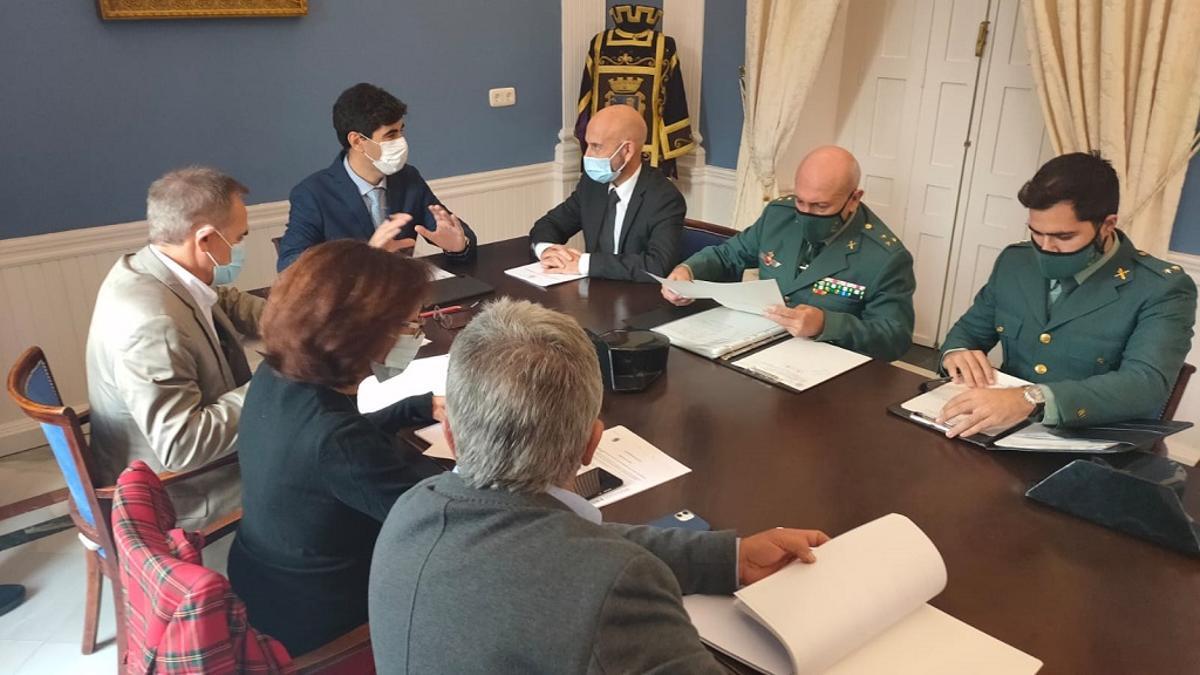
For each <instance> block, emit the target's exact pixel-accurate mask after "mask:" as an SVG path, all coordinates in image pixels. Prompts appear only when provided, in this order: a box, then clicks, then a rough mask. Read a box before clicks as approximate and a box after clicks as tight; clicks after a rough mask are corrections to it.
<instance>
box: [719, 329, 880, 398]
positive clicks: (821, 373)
mask: <svg viewBox="0 0 1200 675" xmlns="http://www.w3.org/2000/svg"><path fill="white" fill-rule="evenodd" d="M870 360H871V357H869V356H864V355H862V354H859V353H858V352H852V351H850V350H849V349H842V348H841V347H838V346H836V345H831V344H827V343H825V342H816V341H814V340H810V339H808V338H792V339H791V340H784V341H783V342H780V343H779V344H776V345H772V346H770V347H767V348H766V349H763V350H761V351H757V352H754V353H753V354H750V355H749V356H743V357H741V358H739V359H736V360H734V361H732V364H733V365H734V366H736V367H737V368H740V369H742V370H745V371H747V372H749V373H751V374H752V375H754V376H756V377H760V378H762V379H764V380H767V381H770V382H775V383H777V384H781V385H783V386H785V387H787V388H788V389H792V390H794V391H804V390H806V389H808V388H810V387H815V386H817V385H818V384H821V383H822V382H824V381H826V380H829V379H832V378H834V377H837V376H838V375H841V374H842V373H844V372H846V371H848V370H853V369H854V368H857V367H859V366H861V365H862V364H864V363H866V362H867V361H870Z"/></svg>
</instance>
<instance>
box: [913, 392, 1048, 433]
mask: <svg viewBox="0 0 1200 675" xmlns="http://www.w3.org/2000/svg"><path fill="white" fill-rule="evenodd" d="M1033 408H1034V405H1033V404H1032V403H1030V402H1029V401H1027V400H1025V394H1024V392H1023V391H1022V390H1021V387H1005V388H1003V389H968V390H967V391H964V392H963V393H961V394H959V395H958V396H955V397H954V398H952V399H950V401H949V402H948V403H946V407H944V408H942V414H940V415H938V418H937V423H938V424H949V425H950V430H949V431H947V432H946V438H954V437H955V436H974V435H975V434H977V433H979V432H981V431H983V430H984V429H987V428H989V427H996V426H1005V427H1008V426H1012V425H1014V424H1016V423H1017V422H1020V421H1021V420H1023V419H1025V418H1026V417H1029V415H1030V414H1032V413H1033Z"/></svg>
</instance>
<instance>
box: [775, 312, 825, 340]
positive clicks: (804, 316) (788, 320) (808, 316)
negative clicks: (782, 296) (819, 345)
mask: <svg viewBox="0 0 1200 675" xmlns="http://www.w3.org/2000/svg"><path fill="white" fill-rule="evenodd" d="M763 314H764V316H766V317H767V318H768V319H770V320H772V321H774V322H775V323H777V324H779V325H780V326H783V327H784V328H786V329H787V331H788V332H789V333H791V334H792V335H793V336H795V337H814V336H816V335H820V334H821V332H822V331H824V330H825V312H824V311H823V310H820V309H817V308H816V307H813V306H812V305H796V306H795V307H785V306H783V305H772V306H770V307H768V308H767V311H766V312H764V313H763Z"/></svg>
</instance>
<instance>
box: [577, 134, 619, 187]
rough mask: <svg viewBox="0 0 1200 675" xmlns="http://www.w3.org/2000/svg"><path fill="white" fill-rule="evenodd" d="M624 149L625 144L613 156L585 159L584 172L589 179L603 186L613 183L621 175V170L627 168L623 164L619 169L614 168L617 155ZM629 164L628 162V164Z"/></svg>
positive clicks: (614, 151)
mask: <svg viewBox="0 0 1200 675" xmlns="http://www.w3.org/2000/svg"><path fill="white" fill-rule="evenodd" d="M623 147H625V143H624V142H622V143H621V144H620V145H618V146H617V149H616V150H613V154H611V155H609V156H608V157H584V158H583V170H584V172H585V173H587V175H588V178H591V179H592V180H594V181H596V182H597V183H601V184H608V183H611V182H613V179H614V178H616V177H617V175H618V174H620V173H621V170H622V169H624V168H625V164H622V165H621V166H620V167H619V168H617V169H614V168H612V161H613V157H616V156H617V153H618V152H620V151H621V148H623ZM627 163H628V161H627V162H626V164H627Z"/></svg>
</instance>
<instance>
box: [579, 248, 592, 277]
mask: <svg viewBox="0 0 1200 675" xmlns="http://www.w3.org/2000/svg"><path fill="white" fill-rule="evenodd" d="M591 263H592V254H591V253H584V254H583V255H581V256H579V273H580V274H582V275H583V276H585V277H586V276H587V273H588V269H589V268H590V267H591Z"/></svg>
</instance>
